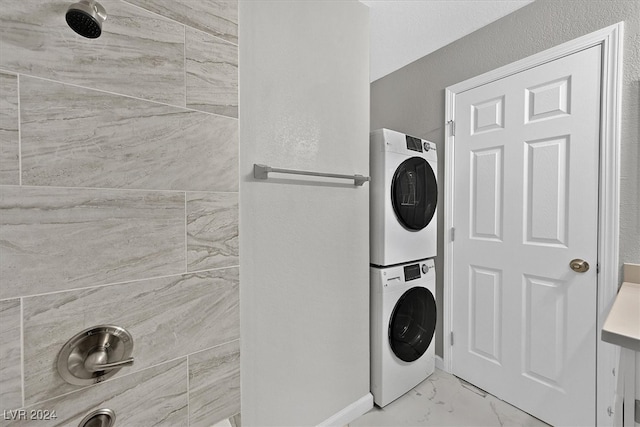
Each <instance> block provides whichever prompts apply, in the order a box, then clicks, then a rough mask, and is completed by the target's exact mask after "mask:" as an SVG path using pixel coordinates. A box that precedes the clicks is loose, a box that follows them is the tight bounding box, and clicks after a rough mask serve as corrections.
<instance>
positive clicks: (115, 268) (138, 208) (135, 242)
mask: <svg viewBox="0 0 640 427" xmlns="http://www.w3.org/2000/svg"><path fill="white" fill-rule="evenodd" d="M184 197H185V196H184V193H175V192H173V193H163V192H157V191H155V192H152V191H118V190H88V189H55V188H42V187H40V188H26V187H1V188H0V258H1V259H2V262H1V263H0V299H6V298H12V297H17V296H26V295H34V294H39V293H45V292H53V291H60V290H64V289H73V288H80V287H86V286H93V285H100V284H105V283H116V282H123V281H127V280H134V279H142V278H146V277H154V276H162V275H168V274H179V273H181V272H184V269H185V263H186V260H185V251H186V249H185V234H186V230H185V219H184V204H185V199H184Z"/></svg>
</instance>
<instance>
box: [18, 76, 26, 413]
mask: <svg viewBox="0 0 640 427" xmlns="http://www.w3.org/2000/svg"><path fill="white" fill-rule="evenodd" d="M16 89H17V93H18V185H22V114H21V113H20V74H16ZM23 403H24V402H23Z"/></svg>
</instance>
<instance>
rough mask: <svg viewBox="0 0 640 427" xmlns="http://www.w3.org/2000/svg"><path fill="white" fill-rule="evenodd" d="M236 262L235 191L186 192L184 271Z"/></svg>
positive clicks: (226, 265) (235, 263)
mask: <svg viewBox="0 0 640 427" xmlns="http://www.w3.org/2000/svg"><path fill="white" fill-rule="evenodd" d="M238 262H239V261H238V194H237V193H187V271H199V270H206V269H210V268H219V267H229V266H233V265H238Z"/></svg>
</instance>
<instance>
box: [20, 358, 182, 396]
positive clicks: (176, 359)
mask: <svg viewBox="0 0 640 427" xmlns="http://www.w3.org/2000/svg"><path fill="white" fill-rule="evenodd" d="M181 359H186V355H182V356H178V357H174V358H173V359H169V360H165V361H163V362H160V363H156V364H155V365H151V366H147V367H146V368H142V369H140V370H138V371H133V372H131V371H129V372H127V373H125V374H123V375H116V376H115V377H112V378H109V379H107V380H104V381H101V382H99V383H96V384H90V385H88V386H86V387H81V388H77V389H75V390H72V391H69V392H66V393H63V394H59V395H57V396H53V397H50V398H48V399H45V400H40V401H37V402H34V403H30V404H29V406H28V407H31V408H32V407H34V406H36V405H38V406H41V405H42V404H43V403H47V402H51V401H54V400H57V399H60V398H62V397H66V396H69V395H71V394H74V393H81V392H85V391H87V390H89V389H91V388H93V387H98V386H100V384H107V383H110V382H112V381H118V380H119V379H121V378H126V377H128V376H131V375H136V374H139V373H141V372H144V371H146V370H149V369H154V368H158V367H159V366H162V365H165V364H168V363H173V362H177V361H179V360H181ZM154 377H155V376H154ZM23 407H24V405H23Z"/></svg>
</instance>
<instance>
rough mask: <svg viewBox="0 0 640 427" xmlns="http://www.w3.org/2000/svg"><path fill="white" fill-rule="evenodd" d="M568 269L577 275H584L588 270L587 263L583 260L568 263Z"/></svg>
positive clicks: (577, 259) (573, 260)
mask: <svg viewBox="0 0 640 427" xmlns="http://www.w3.org/2000/svg"><path fill="white" fill-rule="evenodd" d="M569 267H571V269H572V270H573V271H575V272H577V273H584V272H585V271H588V270H589V263H588V262H587V261H585V260H583V259H580V258H576V259H572V260H571V262H569Z"/></svg>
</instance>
